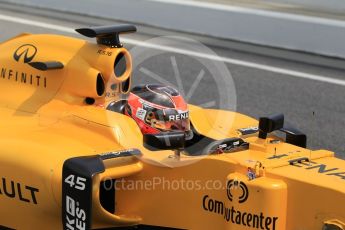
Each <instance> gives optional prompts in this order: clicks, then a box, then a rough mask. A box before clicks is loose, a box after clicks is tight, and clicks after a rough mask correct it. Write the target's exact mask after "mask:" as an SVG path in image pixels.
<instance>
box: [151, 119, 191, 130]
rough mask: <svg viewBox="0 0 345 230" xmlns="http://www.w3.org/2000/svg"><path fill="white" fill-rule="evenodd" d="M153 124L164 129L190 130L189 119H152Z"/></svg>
mask: <svg viewBox="0 0 345 230" xmlns="http://www.w3.org/2000/svg"><path fill="white" fill-rule="evenodd" d="M151 126H152V127H154V128H156V129H159V130H162V131H189V130H190V121H189V119H182V120H176V121H160V120H156V119H152V121H151Z"/></svg>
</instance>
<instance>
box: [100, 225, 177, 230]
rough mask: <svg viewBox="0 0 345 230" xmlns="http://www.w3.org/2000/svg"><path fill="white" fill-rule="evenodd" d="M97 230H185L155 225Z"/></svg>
mask: <svg viewBox="0 0 345 230" xmlns="http://www.w3.org/2000/svg"><path fill="white" fill-rule="evenodd" d="M95 230H183V228H170V227H163V226H155V225H137V226H131V227H117V228H102V229H95Z"/></svg>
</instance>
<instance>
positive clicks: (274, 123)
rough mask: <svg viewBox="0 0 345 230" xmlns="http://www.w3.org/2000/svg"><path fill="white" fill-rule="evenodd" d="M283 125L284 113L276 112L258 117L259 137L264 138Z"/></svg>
mask: <svg viewBox="0 0 345 230" xmlns="http://www.w3.org/2000/svg"><path fill="white" fill-rule="evenodd" d="M283 127H284V115H283V114H277V115H271V116H268V117H260V120H259V138H261V139H266V137H267V134H268V133H271V132H273V131H275V130H280V129H281V128H283Z"/></svg>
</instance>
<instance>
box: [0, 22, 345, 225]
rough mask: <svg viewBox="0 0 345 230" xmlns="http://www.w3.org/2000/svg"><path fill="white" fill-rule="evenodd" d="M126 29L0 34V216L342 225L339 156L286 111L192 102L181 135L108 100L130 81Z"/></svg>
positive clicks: (22, 220)
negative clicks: (153, 130) (150, 129)
mask: <svg viewBox="0 0 345 230" xmlns="http://www.w3.org/2000/svg"><path fill="white" fill-rule="evenodd" d="M135 30H136V28H135V27H134V26H131V25H119V26H102V27H91V28H82V29H77V30H76V31H77V32H79V33H80V34H82V35H84V36H87V37H94V38H96V39H97V44H94V43H91V42H87V41H86V40H81V39H77V38H71V37H66V36H60V35H48V34H21V35H18V36H16V37H14V38H11V39H9V40H7V41H5V42H3V43H1V44H0V50H1V52H0V65H1V66H0V69H1V73H0V74H1V75H0V76H1V77H0V81H1V84H0V94H1V97H0V116H1V119H0V127H1V134H0V135H1V140H0V142H1V145H0V146H1V154H0V178H1V181H0V226H1V227H0V228H4V229H20V230H22V229H24V230H25V229H66V230H72V229H101V228H112V227H133V226H134V227H136V228H146V229H169V228H174V229H235V230H241V229H248V230H249V229H267V230H277V229H278V230H283V229H288V230H302V229H303V230H317V229H320V230H321V229H323V230H326V229H338V230H340V229H345V162H344V161H343V160H341V159H337V158H335V157H334V153H333V152H329V151H326V150H317V151H313V150H309V149H306V143H307V137H306V135H305V134H303V133H301V132H299V131H297V130H296V129H292V128H287V127H286V126H285V125H284V116H283V115H281V114H278V115H273V116H267V117H261V118H260V119H258V120H256V119H253V118H251V117H248V116H246V115H243V114H240V113H236V112H231V111H225V110H216V109H203V108H201V107H198V106H194V105H189V110H190V115H189V116H190V121H191V125H192V130H193V133H194V136H193V139H192V140H186V138H185V137H184V134H183V133H181V132H170V133H164V135H161V134H145V135H143V134H142V133H141V131H140V129H139V128H138V126H137V124H136V123H135V121H133V119H131V118H130V117H129V116H126V115H124V114H123V113H121V111H120V110H121V108H120V107H121V106H118V107H119V109H118V110H117V109H114V108H115V107H114V106H112V107H111V108H112V109H107V106H108V105H109V104H112V103H116V102H117V101H118V100H119V99H120V96H121V95H123V94H127V93H128V92H129V89H130V85H131V73H132V61H131V56H130V53H129V52H128V51H127V50H126V49H125V48H124V47H123V46H122V44H121V43H120V40H119V34H120V33H128V32H134V31H135ZM112 105H113V104H112ZM216 117H231V118H232V119H233V124H231V125H229V127H225V125H224V124H222V125H219V124H218V123H217V119H216ZM175 166H176V167H175Z"/></svg>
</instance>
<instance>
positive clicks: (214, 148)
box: [203, 137, 249, 154]
mask: <svg viewBox="0 0 345 230" xmlns="http://www.w3.org/2000/svg"><path fill="white" fill-rule="evenodd" d="M248 148H249V144H248V143H247V142H245V141H243V140H242V139H241V138H237V137H235V138H226V139H222V140H217V141H213V142H211V143H210V144H208V145H207V146H206V147H205V148H204V151H203V152H204V153H205V154H220V153H230V152H236V151H239V150H244V149H248Z"/></svg>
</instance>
